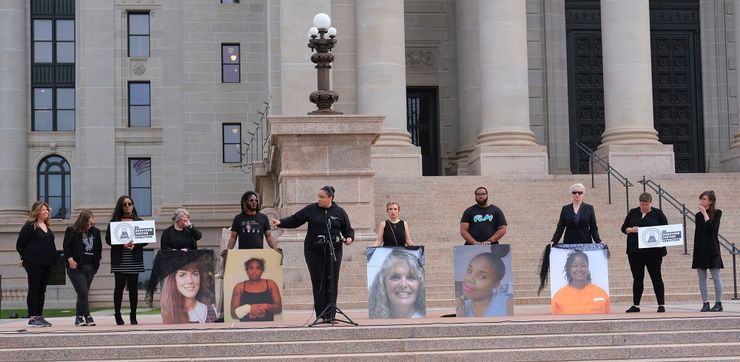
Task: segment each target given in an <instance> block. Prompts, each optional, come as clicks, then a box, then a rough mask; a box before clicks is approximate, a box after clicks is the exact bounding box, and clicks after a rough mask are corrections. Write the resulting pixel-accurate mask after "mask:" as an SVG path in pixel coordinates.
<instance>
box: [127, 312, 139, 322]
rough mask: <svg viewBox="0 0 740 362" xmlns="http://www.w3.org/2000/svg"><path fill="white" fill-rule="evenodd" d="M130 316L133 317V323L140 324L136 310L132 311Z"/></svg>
mask: <svg viewBox="0 0 740 362" xmlns="http://www.w3.org/2000/svg"><path fill="white" fill-rule="evenodd" d="M129 317H130V318H131V324H139V322H138V321H137V320H136V311H131V315H130V316H129Z"/></svg>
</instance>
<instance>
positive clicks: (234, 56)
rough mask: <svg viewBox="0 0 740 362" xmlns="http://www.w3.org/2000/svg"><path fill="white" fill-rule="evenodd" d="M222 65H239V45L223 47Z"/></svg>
mask: <svg viewBox="0 0 740 362" xmlns="http://www.w3.org/2000/svg"><path fill="white" fill-rule="evenodd" d="M221 50H222V53H221V63H224V64H239V46H238V45H224V46H222V47H221Z"/></svg>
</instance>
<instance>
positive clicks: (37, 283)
mask: <svg viewBox="0 0 740 362" xmlns="http://www.w3.org/2000/svg"><path fill="white" fill-rule="evenodd" d="M23 268H24V269H26V274H27V275H28V294H27V295H26V305H27V306H28V316H29V317H36V316H42V315H44V300H45V298H46V286H47V285H48V284H49V275H51V265H36V264H28V263H23Z"/></svg>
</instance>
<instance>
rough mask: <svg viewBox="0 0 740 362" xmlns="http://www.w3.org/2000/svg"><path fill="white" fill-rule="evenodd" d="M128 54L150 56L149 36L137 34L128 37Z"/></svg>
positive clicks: (131, 55)
mask: <svg viewBox="0 0 740 362" xmlns="http://www.w3.org/2000/svg"><path fill="white" fill-rule="evenodd" d="M128 56H130V57H148V56H149V36H146V35H135V36H133V35H132V36H130V37H129V39H128Z"/></svg>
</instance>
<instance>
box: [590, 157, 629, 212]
mask: <svg viewBox="0 0 740 362" xmlns="http://www.w3.org/2000/svg"><path fill="white" fill-rule="evenodd" d="M576 147H578V149H579V150H580V151H581V152H583V153H585V154H586V156H588V158H589V170H590V172H591V188H596V180H595V177H594V163H597V164H598V165H599V166H601V167H602V168H603V169H604V170H605V171H606V172H607V178H606V184H607V189H608V194H609V204H610V205H611V203H612V176H614V178H615V179H616V180H617V181H619V183H620V184H622V186H624V193H625V196H626V201H627V202H626V205H627V212H628V213H629V211H630V189H629V188H630V187H633V186H635V185H633V184H632V183H631V182H630V181H629V180H628V179H627V178H626V177H624V176H622V174H621V173H619V171H617V170H615V169H614V167H612V166H611V165H609V162H606V161H604V159H603V158H601V157H599V155H597V154H596V153H595V152H594V151H593V150H591V149H590V148H589V147H588V146H586V145H585V144H583V143H581V142H576Z"/></svg>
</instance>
